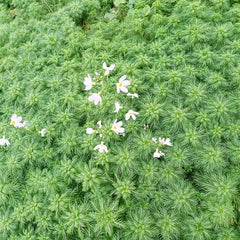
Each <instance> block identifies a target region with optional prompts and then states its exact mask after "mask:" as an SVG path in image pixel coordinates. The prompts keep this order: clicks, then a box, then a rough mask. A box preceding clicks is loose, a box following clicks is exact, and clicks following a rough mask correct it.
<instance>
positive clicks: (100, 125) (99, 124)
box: [97, 120, 102, 128]
mask: <svg viewBox="0 0 240 240" xmlns="http://www.w3.org/2000/svg"><path fill="white" fill-rule="evenodd" d="M97 125H98V127H99V128H102V121H101V120H100V121H98V122H97Z"/></svg>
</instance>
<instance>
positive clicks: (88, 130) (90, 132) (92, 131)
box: [86, 128, 95, 134]
mask: <svg viewBox="0 0 240 240" xmlns="http://www.w3.org/2000/svg"><path fill="white" fill-rule="evenodd" d="M86 132H87V134H93V133H94V132H95V130H93V129H92V128H87V130H86Z"/></svg>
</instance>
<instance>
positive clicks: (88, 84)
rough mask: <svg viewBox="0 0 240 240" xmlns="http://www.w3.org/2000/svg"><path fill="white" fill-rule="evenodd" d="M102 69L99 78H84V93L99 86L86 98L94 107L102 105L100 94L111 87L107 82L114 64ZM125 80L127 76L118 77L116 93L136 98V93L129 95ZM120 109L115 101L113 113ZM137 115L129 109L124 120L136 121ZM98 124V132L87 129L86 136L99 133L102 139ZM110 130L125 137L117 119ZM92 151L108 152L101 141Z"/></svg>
mask: <svg viewBox="0 0 240 240" xmlns="http://www.w3.org/2000/svg"><path fill="white" fill-rule="evenodd" d="M102 67H103V69H104V70H105V72H104V74H103V76H101V75H100V74H99V73H97V72H95V77H94V78H93V79H92V77H91V76H90V74H88V75H87V77H85V79H84V82H83V83H84V85H85V89H84V90H86V91H88V90H90V89H92V87H93V85H96V86H97V85H100V86H101V89H99V91H98V92H97V93H96V92H95V93H91V94H90V96H89V97H88V100H89V101H90V102H94V104H95V105H98V104H100V105H102V97H101V94H102V92H104V90H105V89H109V88H110V87H111V84H110V83H109V81H108V76H109V74H110V71H112V70H113V69H114V68H115V64H111V65H110V67H108V66H107V64H106V63H105V62H104V63H103V66H102ZM105 77H107V80H106V81H105V79H104V78H105ZM126 78H127V75H123V76H122V77H120V79H119V82H118V83H116V92H117V93H118V94H120V92H123V93H127V96H130V97H131V98H138V94H137V93H129V92H128V88H127V87H128V86H129V85H130V84H131V82H130V81H129V80H127V79H126ZM117 96H118V95H117ZM120 109H123V106H121V105H120V103H119V101H116V102H115V110H114V112H115V113H118V112H119V111H120ZM138 114H139V113H138V112H136V111H134V110H132V109H129V110H128V111H127V112H126V114H125V120H126V121H128V120H129V119H130V118H132V120H136V115H138ZM99 123H100V125H99V130H94V129H92V128H87V130H86V133H87V134H93V133H99V134H100V137H101V138H102V137H103V134H104V133H103V130H102V129H101V121H99V122H98V124H99ZM100 129H101V130H100ZM111 130H112V131H114V132H115V133H116V134H118V135H125V129H124V128H123V122H122V121H118V120H117V119H115V120H114V122H113V124H112V128H111ZM94 150H99V152H100V153H102V152H106V153H107V152H108V150H107V146H105V145H103V141H102V142H101V144H99V145H97V146H96V147H95V148H94Z"/></svg>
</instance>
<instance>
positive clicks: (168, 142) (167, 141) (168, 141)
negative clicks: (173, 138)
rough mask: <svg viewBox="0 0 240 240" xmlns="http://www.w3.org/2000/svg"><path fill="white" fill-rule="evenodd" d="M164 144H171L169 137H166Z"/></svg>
mask: <svg viewBox="0 0 240 240" xmlns="http://www.w3.org/2000/svg"><path fill="white" fill-rule="evenodd" d="M164 144H165V145H168V146H172V143H170V139H169V138H167V139H166V141H165V142H164Z"/></svg>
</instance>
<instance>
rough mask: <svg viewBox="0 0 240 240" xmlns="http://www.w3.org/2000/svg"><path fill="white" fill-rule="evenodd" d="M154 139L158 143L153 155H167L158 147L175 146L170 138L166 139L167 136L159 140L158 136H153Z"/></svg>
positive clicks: (157, 156)
mask: <svg viewBox="0 0 240 240" xmlns="http://www.w3.org/2000/svg"><path fill="white" fill-rule="evenodd" d="M152 140H153V142H154V143H156V145H157V148H156V151H155V152H154V154H153V157H155V158H160V157H161V156H165V154H164V153H163V152H162V151H159V150H158V147H162V146H164V145H167V146H173V145H172V143H171V142H170V139H169V138H167V139H166V140H165V138H159V139H158V140H157V138H152Z"/></svg>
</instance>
